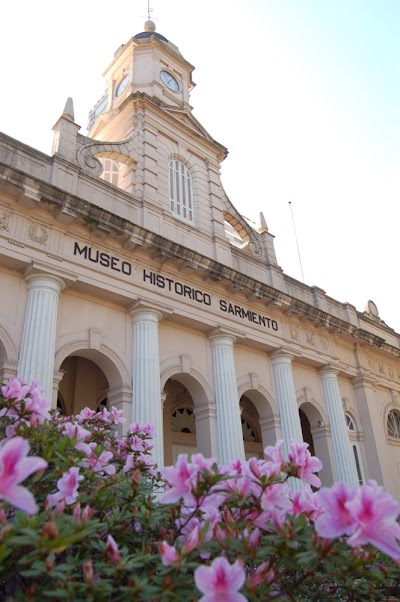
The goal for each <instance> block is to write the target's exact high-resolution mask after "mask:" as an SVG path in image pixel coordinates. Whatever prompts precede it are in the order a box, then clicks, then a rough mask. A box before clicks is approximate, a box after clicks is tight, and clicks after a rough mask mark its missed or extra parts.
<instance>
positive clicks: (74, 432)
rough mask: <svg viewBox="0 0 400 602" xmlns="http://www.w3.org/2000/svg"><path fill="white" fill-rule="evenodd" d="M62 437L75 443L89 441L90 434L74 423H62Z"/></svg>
mask: <svg viewBox="0 0 400 602" xmlns="http://www.w3.org/2000/svg"><path fill="white" fill-rule="evenodd" d="M60 428H61V429H62V431H63V435H66V436H67V437H69V438H70V439H76V442H77V443H79V442H80V441H84V440H85V439H90V437H91V436H92V433H91V432H90V431H88V430H87V429H84V428H83V427H82V426H81V425H80V424H77V423H74V422H64V423H63V424H62V425H61V427H60Z"/></svg>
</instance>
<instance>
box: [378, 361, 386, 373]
mask: <svg viewBox="0 0 400 602" xmlns="http://www.w3.org/2000/svg"><path fill="white" fill-rule="evenodd" d="M378 366H379V372H380V373H381V374H385V368H384V366H383V364H382V362H378Z"/></svg>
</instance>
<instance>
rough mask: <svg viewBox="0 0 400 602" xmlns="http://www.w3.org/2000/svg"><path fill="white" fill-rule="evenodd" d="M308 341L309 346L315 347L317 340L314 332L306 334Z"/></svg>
mask: <svg viewBox="0 0 400 602" xmlns="http://www.w3.org/2000/svg"><path fill="white" fill-rule="evenodd" d="M306 341H307V345H311V346H312V347H315V338H314V333H313V332H306Z"/></svg>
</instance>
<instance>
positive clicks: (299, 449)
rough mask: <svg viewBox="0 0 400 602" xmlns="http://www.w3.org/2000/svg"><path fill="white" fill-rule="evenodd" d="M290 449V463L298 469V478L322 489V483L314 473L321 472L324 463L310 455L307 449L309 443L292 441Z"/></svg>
mask: <svg viewBox="0 0 400 602" xmlns="http://www.w3.org/2000/svg"><path fill="white" fill-rule="evenodd" d="M290 448H291V450H290V452H289V454H288V456H289V461H290V463H291V464H292V466H293V467H295V468H297V471H296V476H297V477H298V478H299V479H301V480H302V481H305V482H306V483H310V485H314V487H320V486H321V481H320V480H319V478H318V477H317V476H316V475H315V474H313V473H314V472H318V471H319V470H321V468H322V462H321V460H318V458H315V457H313V456H312V455H311V454H310V452H309V451H308V449H307V448H308V443H298V442H297V441H293V439H292V440H291V441H290Z"/></svg>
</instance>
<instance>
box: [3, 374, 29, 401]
mask: <svg viewBox="0 0 400 602" xmlns="http://www.w3.org/2000/svg"><path fill="white" fill-rule="evenodd" d="M1 392H2V394H3V397H4V399H7V400H8V399H14V400H15V401H22V400H23V399H25V397H26V396H27V395H28V393H29V385H27V384H25V383H24V382H23V381H22V380H21V379H20V378H10V380H9V381H8V383H7V384H6V385H4V386H3V387H1Z"/></svg>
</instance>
